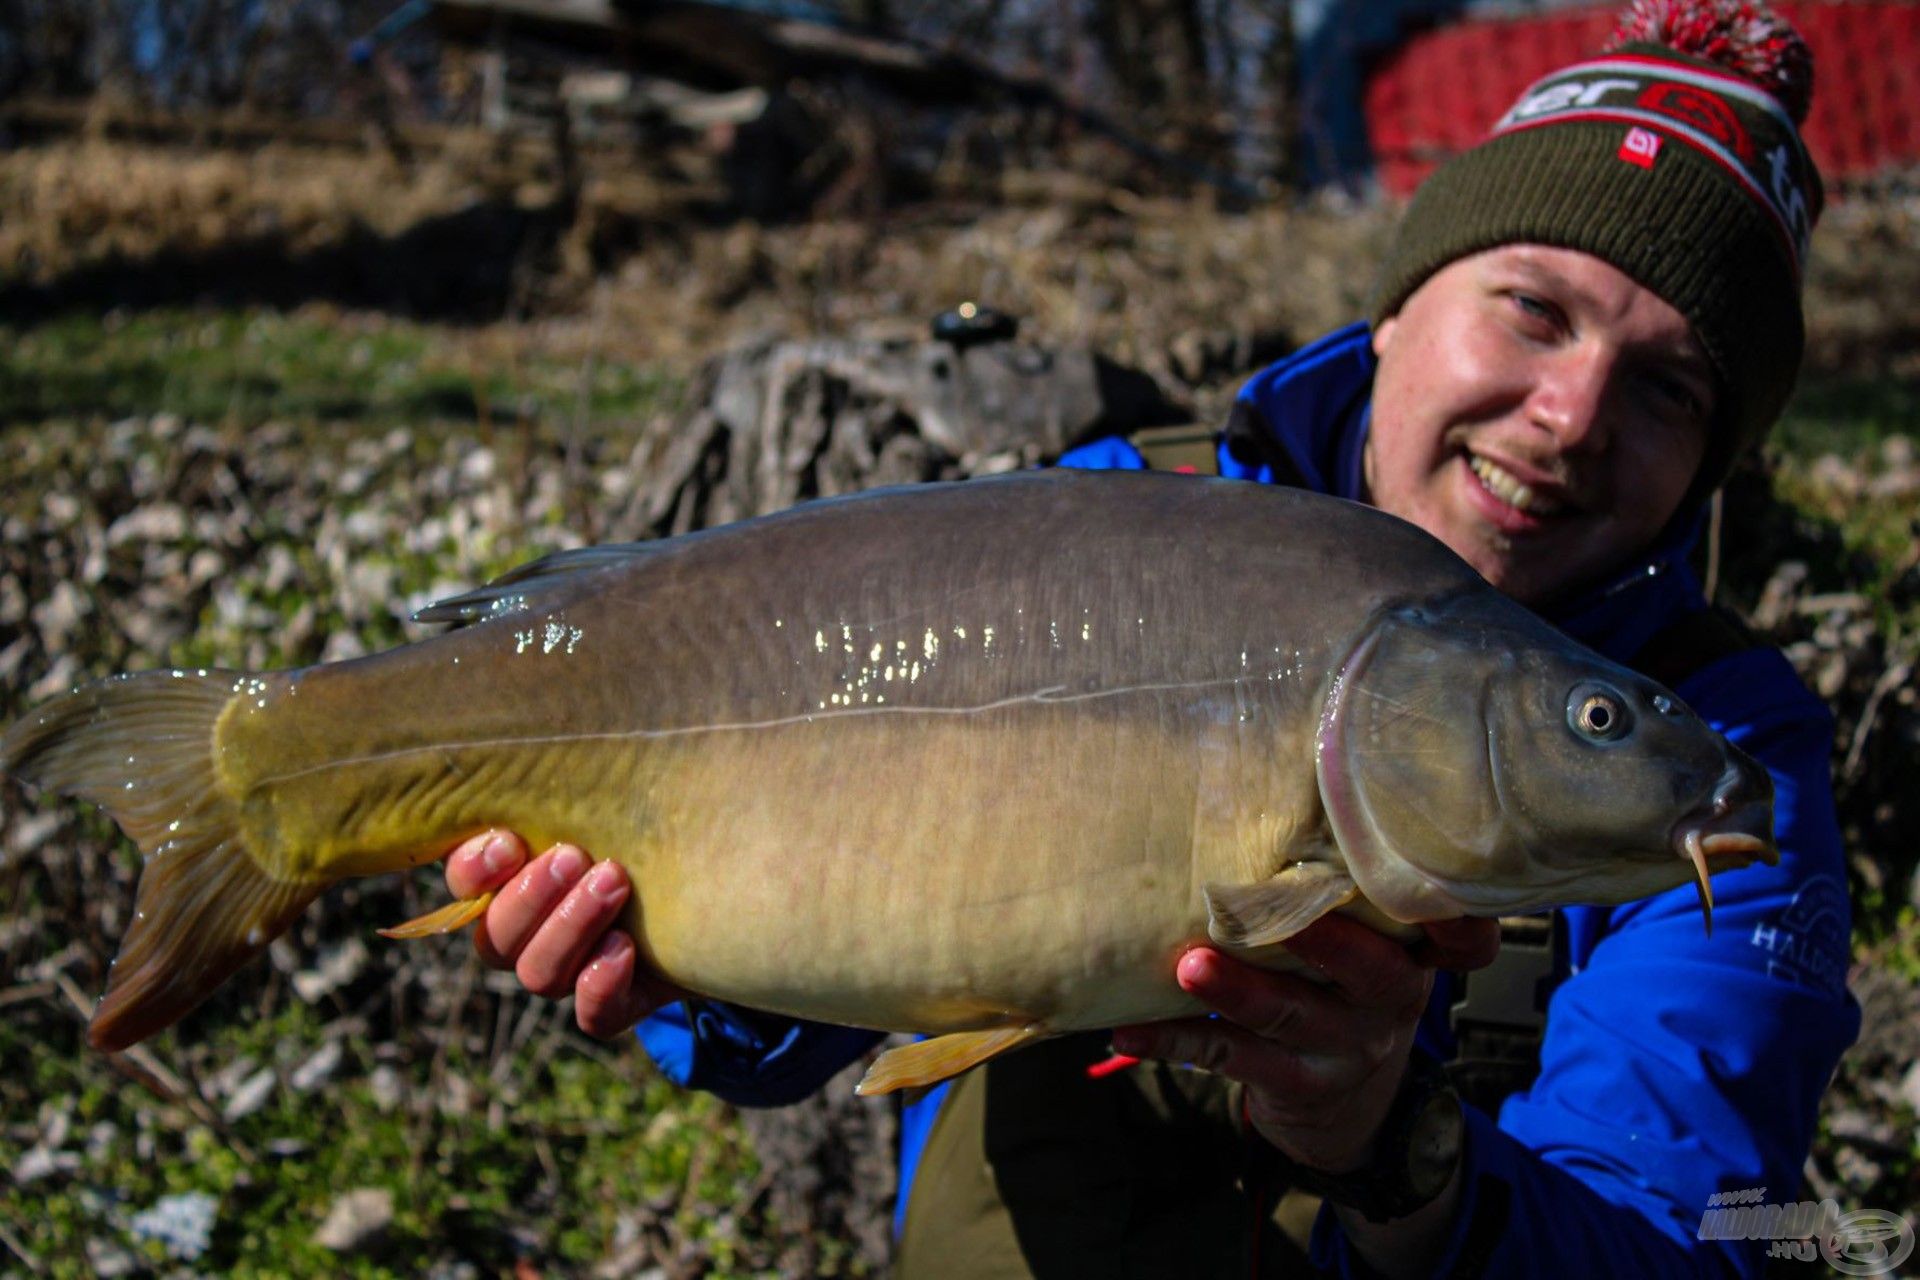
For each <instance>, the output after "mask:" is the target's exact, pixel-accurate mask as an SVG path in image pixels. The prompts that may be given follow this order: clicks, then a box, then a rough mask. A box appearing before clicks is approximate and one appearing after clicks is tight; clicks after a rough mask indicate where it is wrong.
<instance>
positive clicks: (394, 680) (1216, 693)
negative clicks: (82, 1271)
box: [0, 471, 1777, 1091]
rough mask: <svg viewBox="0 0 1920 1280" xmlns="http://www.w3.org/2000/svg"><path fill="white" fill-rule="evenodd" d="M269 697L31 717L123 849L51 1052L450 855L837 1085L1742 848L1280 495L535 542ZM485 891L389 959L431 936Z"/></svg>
mask: <svg viewBox="0 0 1920 1280" xmlns="http://www.w3.org/2000/svg"><path fill="white" fill-rule="evenodd" d="M418 616H419V617H420V618H422V619H423V620H427V621H433V622H453V623H461V624H464V625H461V626H459V627H457V628H456V629H454V630H452V631H450V632H448V633H446V634H443V635H439V636H436V637H434V638H431V639H427V640H424V641H421V642H418V643H415V644H409V645H405V646H402V647H400V648H397V649H394V650H391V651H388V652H385V653H380V654H376V655H373V656H370V657H365V658H360V659H355V660H353V661H348V662H339V663H329V664H323V665H320V666H316V667H310V668H307V669H304V670H297V671H281V672H270V673H261V674H253V673H239V672H232V671H212V670H206V671H185V670H176V671H152V672H144V673H139V674H132V675H123V676H118V677H115V678H112V679H108V680H104V681H101V682H99V683H96V684H93V685H90V686H87V687H84V688H81V689H78V690H76V691H74V692H72V693H69V694H66V695H64V696H62V697H59V698H57V699H54V700H53V701H51V702H50V703H48V704H47V705H45V706H43V707H41V708H40V709H38V710H37V711H34V712H32V713H30V714H28V715H27V716H25V717H24V718H22V719H21V720H20V721H19V722H18V723H16V724H15V725H14V726H13V727H12V728H11V729H10V730H9V731H8V732H7V734H6V736H5V738H4V739H3V740H0V771H4V772H6V773H8V774H12V775H14V776H16V777H19V778H21V779H24V780H26V781H28V782H31V783H33V784H36V785H38V786H40V787H43V788H46V789H49V790H52V791H58V792H63V793H67V794H72V795H77V796H83V797H85V798H86V799H88V800H91V801H93V802H94V803H96V804H98V805H100V806H102V807H103V808H105V809H106V810H108V811H109V812H110V813H111V814H112V816H113V817H114V818H115V820H116V821H117V822H118V823H119V825H120V827H121V829H122V830H123V831H124V832H125V833H126V834H127V836H128V837H130V838H131V839H132V840H133V841H134V842H135V843H136V844H137V845H138V846H139V847H140V849H141V852H142V853H143V854H144V855H145V859H146V862H145V866H144V869H143V872H142V876H141V880H140V887H139V891H138V900H137V904H136V908H135V912H134V918H133V923H132V924H131V925H130V926H129V928H128V929H127V932H126V936H125V938H124V939H123V940H122V944H121V949H120V953H119V956H118V958H117V960H116V961H115V963H114V966H113V970H112V973H111V976H110V979H109V984H108V988H107V992H106V995H105V996H104V998H103V999H102V1000H101V1002H100V1004H99V1007H98V1009H97V1010H96V1012H95V1014H94V1017H93V1021H92V1024H91V1027H90V1030H89V1038H90V1040H91V1043H92V1044H93V1045H95V1046H96V1047H97V1048H100V1049H103V1050H118V1049H123V1048H126V1047H127V1046H129V1045H132V1044H134V1043H136V1042H138V1041H139V1040H141V1039H142V1038H144V1037H146V1036H150V1035H152V1034H154V1033H155V1032H157V1031H159V1030H161V1029H162V1028H164V1027H166V1026H168V1025H169V1024H171V1023H173V1022H174V1021H175V1020H176V1019H178V1018H180V1017H181V1016H183V1015H184V1014H185V1013H187V1012H188V1011H189V1010H190V1009H192V1008H193V1007H194V1006H195V1005H196V1004H198V1003H199V1002H200V1001H202V1000H203V999H205V998H206V997H207V996H208V995H209V994H210V993H211V992H212V991H213V990H214V988H215V987H216V986H218V985H219V984H220V983H221V982H222V981H223V980H225V979H226V978H227V977H228V976H229V975H230V974H231V973H232V972H233V971H234V970H235V969H237V968H238V967H239V966H240V965H242V964H244V963H246V962H247V961H248V960H249V959H251V958H252V957H254V956H255V955H257V954H259V953H260V952H261V951H263V950H264V949H265V948H266V946H267V944H268V943H269V942H270V941H271V940H272V939H273V938H274V937H275V936H277V935H278V934H280V933H281V932H283V931H284V930H285V929H287V928H288V927H289V926H290V925H291V924H292V922H293V921H294V919H295V918H296V917H297V916H298V915H299V914H300V912H301V911H302V910H303V909H304V908H305V907H306V906H307V904H308V903H309V902H311V901H312V900H313V899H314V897H315V896H317V895H318V894H320V893H321V892H323V891H324V890H325V889H326V888H327V887H328V886H330V885H332V884H334V883H337V882H338V881H341V880H343V879H347V878H349V877H354V876H369V875H376V874H380V873H383V872H392V871H398V870H403V869H405V868H408V867H412V866H416V865H419V864H423V863H426V862H430V861H434V860H436V859H438V858H440V857H443V856H444V855H445V854H446V852H447V851H448V850H449V849H450V848H451V847H452V846H453V845H454V844H455V843H457V842H459V841H461V840H464V839H466V838H468V837H470V836H473V835H475V834H478V833H479V832H481V831H484V830H486V829H488V828H490V827H507V828H512V829H514V830H517V831H519V832H521V833H522V834H524V835H525V836H526V837H527V838H528V839H529V840H530V841H532V842H533V843H534V844H535V845H536V846H540V845H543V844H546V843H551V842H557V841H561V840H566V841H570V842H572V843H574V844H577V845H579V846H580V847H582V848H584V849H587V850H589V851H590V852H591V853H592V854H593V855H594V856H597V857H602V858H613V859H617V860H618V861H619V862H620V863H621V864H622V865H623V866H624V867H625V868H626V870H627V872H628V873H629V875H630V876H631V877H632V881H633V884H634V889H635V891H634V893H633V894H632V896H631V898H630V900H629V904H628V907H627V916H626V919H625V921H624V923H625V925H626V927H627V928H629V929H630V930H632V932H633V933H634V935H635V937H636V938H637V939H638V940H639V943H640V952H641V956H642V957H643V959H644V961H645V962H646V963H648V964H650V965H652V966H653V968H655V969H656V970H658V972H659V973H660V974H662V975H663V976H664V977H666V978H667V979H669V980H670V981H672V982H674V983H676V984H678V985H679V986H681V987H683V988H685V989H687V990H689V991H692V992H696V993H699V994H701V995H703V996H707V997H710V998H713V999H718V1000H724V1001H728V1002H731V1003H734V1004H738V1005H742V1006H747V1007H751V1008H755V1009H762V1010H767V1011H771V1012H776V1013H783V1014H789V1015H795V1016H799V1017H804V1018H811V1019H816V1020H820V1021H826V1022H834V1023H841V1024H847V1025H855V1026H864V1027H874V1028H880V1029H884V1030H893V1031H914V1032H922V1033H926V1034H927V1035H929V1036H932V1037H935V1038H933V1039H930V1040H926V1041H923V1042H921V1043H917V1044H914V1045H910V1046H905V1047H903V1048H900V1049H895V1050H893V1051H891V1052H889V1053H888V1054H886V1055H884V1056H883V1057H882V1058H881V1059H880V1061H879V1062H878V1063H877V1064H876V1065H875V1067H874V1070H873V1072H872V1073H870V1075H869V1078H868V1080H867V1081H866V1082H863V1085H862V1088H863V1089H864V1090H867V1091H880V1090H885V1089H890V1088H897V1087H901V1086H904V1085H908V1084H920V1083H927V1082H931V1081H933V1080H937V1079H941V1078H944V1077H946V1076H948V1075H952V1074H954V1073H956V1072H958V1071H961V1070H964V1069H966V1068H967V1067H969V1066H972V1065H974V1064H976V1063H978V1062H980V1061H983V1060H985V1059H986V1058H987V1057H990V1056H992V1055H993V1054H995V1053H998V1052H1002V1051H1004V1050H1006V1049H1008V1048H1011V1047H1014V1046H1016V1045H1018V1044H1021V1043H1025V1042H1027V1041H1030V1040H1033V1039H1035V1038H1039V1037H1044V1036H1048V1035H1053V1034H1058V1033H1064V1032H1068V1031H1074V1030H1082V1029H1090V1028H1103V1027H1110V1026H1116V1025H1121V1024H1127V1023H1135V1022H1145V1021H1152V1020H1156V1019H1162V1018H1173V1017H1180V1016H1186V1015H1189V1014H1192V1013H1194V1012H1196V1011H1197V1008H1198V1006H1197V1005H1196V1003H1195V1002H1194V1001H1193V1000H1192V998H1191V997H1189V996H1187V995H1186V994H1185V993H1183V992H1182V991H1181V990H1180V988H1179V987H1178V985H1177V984H1176V982H1175V980H1174V963H1175V960H1176V958H1177V956H1178V955H1179V953H1180V952H1181V951H1182V950H1183V949H1185V948H1187V947H1190V946H1193V945H1196V944H1200V943H1209V944H1211V945H1216V946H1219V947H1221V948H1224V949H1225V950H1227V951H1229V952H1232V953H1234V954H1236V955H1239V956H1241V957H1243V958H1246V959H1248V960H1250V961H1252V962H1253V963H1256V964H1264V965H1267V966H1269V967H1285V966H1286V965H1287V964H1288V959H1289V958H1288V957H1287V955H1286V950H1285V941H1286V939H1287V938H1288V937H1289V936H1290V935H1291V934H1293V933H1295V932H1297V931H1298V930H1300V929H1301V928H1304V927H1305V926H1306V925H1307V924H1309V923H1311V922H1312V921H1313V920H1315V919H1317V918H1318V917H1319V916H1320V915H1322V914H1324V913H1325V912H1328V911H1332V910H1342V911H1346V912H1350V913H1353V914H1356V915H1357V916H1359V917H1360V918H1362V919H1364V920H1366V921H1367V922H1369V923H1371V924H1373V925H1374V926H1375V927H1377V928H1380V929H1382V930H1384V931H1387V932H1389V933H1393V934H1396V935H1397V936H1406V937H1410V936H1412V935H1413V934H1414V933H1415V932H1417V931H1416V930H1415V929H1414V928H1413V927H1412V926H1414V925H1417V924H1418V923H1419V922H1422V921H1430V920H1437V919H1444V918H1451V917H1456V916H1460V915H1463V914H1472V915H1504V914H1513V913H1520V912H1529V911H1539V910H1544V909H1546V908H1548V907H1552V906H1556V905H1563V904H1569V903H1577V902H1583V903H1596V904H1610V903H1618V902H1624V901H1627V900H1630V899H1633V898H1636V897H1640V896H1643V895H1646V894H1651V893H1655V892H1659V891H1661V890H1665V889H1670V888H1673V887H1676V886H1678V885H1681V884H1683V883H1686V882H1687V881H1689V880H1694V881H1696V882H1697V883H1698V885H1699V886H1700V893H1701V898H1702V906H1703V908H1710V905H1711V898H1710V892H1709V889H1708V887H1707V886H1708V880H1707V877H1708V875H1709V873H1717V872H1720V871H1724V870H1730V869H1734V868H1737V867H1741V866H1745V865H1747V864H1748V863H1749V862H1752V861H1754V860H1756V859H1772V858H1774V857H1776V856H1777V855H1776V853H1775V851H1774V848H1773V845H1772V787H1771V783H1770V781H1769V779H1768V776H1767V774H1766V772H1765V771H1764V770H1763V769H1761V768H1760V767H1759V766H1758V765H1757V764H1755V763H1754V762H1753V761H1752V760H1751V759H1749V758H1748V757H1747V756H1745V755H1743V754H1742V753H1741V752H1739V751H1738V750H1736V749H1735V748H1733V747H1732V746H1730V745H1729V744H1728V743H1726V742H1725V741H1724V740H1723V739H1722V738H1721V737H1720V736H1719V735H1718V734H1716V733H1714V732H1713V731H1712V730H1711V729H1710V728H1709V727H1708V726H1707V725H1706V724H1705V723H1704V722H1702V721H1701V720H1700V719H1699V718H1698V717H1697V716H1696V715H1694V714H1693V713H1692V712H1691V711H1690V710H1688V709H1687V708H1686V707H1685V706H1684V705H1683V704H1682V703H1681V702H1680V701H1679V700H1678V699H1677V698H1675V697H1674V695H1672V694H1671V693H1669V692H1668V691H1666V690H1665V689H1662V688H1661V687H1660V686H1659V685H1657V684H1655V683H1654V682H1652V681H1651V680H1648V679H1646V678H1645V677H1643V676H1641V675H1638V674H1636V673H1634V672H1633V671H1630V670H1628V669H1626V668H1624V667H1622V666H1620V665H1618V664H1616V663H1613V662H1610V661H1608V660H1606V659H1605V658H1602V657H1600V656H1599V655H1597V654H1595V653H1593V652H1591V651H1589V650H1587V649H1585V648H1583V647H1582V646H1580V645H1579V644H1577V643H1575V642H1574V641H1572V640H1570V639H1568V638H1567V637H1566V636H1564V635H1562V634H1561V633H1559V632H1558V631H1556V630H1554V629H1553V628H1551V627H1550V626H1548V625H1547V624H1546V623H1544V622H1542V621H1541V620H1540V619H1538V618H1537V617H1535V616H1534V615H1533V614H1531V613H1529V612H1528V611H1527V610H1526V609H1524V608H1522V607H1521V606H1519V605H1517V604H1515V603H1513V602H1512V601H1510V600H1508V599H1506V598H1505V597H1504V596H1502V595H1500V594H1499V593H1498V592H1496V591H1494V590H1493V589H1492V588H1491V587H1489V586H1487V585H1486V584H1485V583H1484V582H1483V581H1482V580H1481V579H1480V578H1479V577H1478V576H1477V575H1476V574H1475V573H1474V572H1473V571H1472V570H1471V569H1470V568H1469V567H1468V566H1467V565H1466V564H1465V563H1464V562H1462V561H1461V560H1459V559H1458V558H1457V557H1455V556H1454V555H1453V553H1452V552H1451V551H1449V550H1447V549H1446V548H1445V547H1444V546H1442V544H1441V543H1439V542H1438V541H1436V540H1435V539H1433V538H1431V537H1430V536H1428V535H1427V534H1425V533H1423V532H1422V531H1420V530H1418V529H1416V528H1414V527H1413V526H1412V525H1409V524H1406V523H1404V522H1402V521H1400V520H1397V519H1395V518H1393V517H1391V516H1388V515H1385V514H1382V513H1380V512H1378V511H1375V510H1372V509H1370V508H1367V507H1364V506H1360V505H1357V504H1354V503H1349V502H1343V501H1341V500H1338V499H1333V498H1326V497H1321V496H1317V495H1313V494H1307V493H1302V492H1298V491H1295V490H1289V489H1280V488H1274V487H1270V486H1263V485H1253V484H1246V483H1241V482H1235V481H1229V480H1199V479H1193V478H1189V477H1176V476H1169V475H1164V474H1153V473H1138V472H1133V473H1127V472H1074V471H1045V472H1030V473H1023V474H1019V475H1014V476H1006V477H998V478H994V479H987V480H974V481H968V482H964V483H958V484H945V485H921V486H913V487H909V488H904V489H893V490H881V491H876V492H872V493H867V494H861V495H856V496H851V497H846V498H836V499H829V500H824V501H818V502H813V503H809V504H805V505H802V506H799V507H796V508H794V509H792V510H789V511H785V512H782V513H779V514H776V515H770V516H765V517H761V518H758V519H754V520H748V521H744V522H741V523H739V524H735V525H729V526H726V527H723V528H719V529H714V530H707V531H702V532H698V533H693V534H688V535H685V536H682V537H678V538H672V539H666V540H663V541H658V542H647V543H636V544H630V545H622V546H603V547H590V548H586V549H582V550H579V551H571V552H563V553H561V554H559V555H555V556H550V557H548V558H546V559H544V560H540V561H537V562H535V563H533V564H531V565H528V566H526V567H523V568H521V569H518V570H515V571H513V572H511V573H509V574H507V575H506V576H505V577H503V578H501V579H499V580H498V581H496V582H494V583H492V584H490V585H488V586H486V587H483V588H480V589H478V590H475V591H472V592H469V593H467V594H465V595H461V596H458V597H456V598H454V599H451V600H447V601H443V602H441V603H439V604H436V605H433V606H431V607H429V608H427V609H425V610H423V611H422V612H421V613H420V614H419V615H418ZM484 905H485V902H484V900H481V901H478V902H471V903H463V904H455V905H454V906H453V907H452V908H449V909H447V910H444V911H441V912H436V913H434V914H433V915H432V916H430V917H427V918H425V919H424V920H423V921H420V922H416V926H417V927H415V928H413V929H411V930H405V929H403V930H402V931H400V932H401V934H402V935H403V936H407V935H409V934H418V933H421V932H425V931H433V930H439V929H445V928H452V927H457V926H458V925H459V924H461V923H464V922H466V921H468V920H471V919H472V918H474V917H476V916H477V915H478V914H479V911H480V910H481V909H483V908H484Z"/></svg>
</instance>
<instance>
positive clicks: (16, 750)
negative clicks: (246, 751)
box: [0, 671, 326, 1053]
mask: <svg viewBox="0 0 1920 1280" xmlns="http://www.w3.org/2000/svg"><path fill="white" fill-rule="evenodd" d="M244 678H245V677H244V676H242V675H240V674H239V673H236V672H231V671H200V672H192V671H149V672H142V673H139V674H136V675H126V676H116V677H114V678H113V679H110V680H103V681H101V682H100V683H98V684H93V685H88V686H86V687H85V688H81V689H76V690H74V691H73V692H72V693H69V694H65V695H63V696H62V697H59V698H56V699H54V700H53V701H52V702H50V703H48V704H47V705H46V706H44V707H41V708H40V709H38V710H37V711H34V712H32V713H30V714H28V715H27V716H26V717H24V718H23V719H22V720H20V722H19V723H17V724H15V725H14V726H13V727H12V728H11V729H10V730H8V732H7V734H6V736H5V737H4V738H0V772H3V773H7V774H11V775H13V776H14V777H17V778H20V779H21V780H23V781H26V782H30V783H32V784H34V785H35V786H38V787H41V788H44V789H46V790H49V791H56V792H59V793H61V794H64V795H71V796H78V797H81V798H82V799H86V800H90V801H92V802H93V803H95V804H97V805H99V806H100V807H102V808H103V809H105V810H107V812H108V813H109V814H110V815H112V817H113V820H114V821H115V822H117V823H118V824H119V825H120V829H121V830H122V831H124V832H125V833H126V834H127V836H128V838H129V839H131V840H132V841H133V842H134V843H135V844H136V845H138V846H139V847H140V852H141V854H142V855H143V856H144V857H145V859H146V865H145V867H144V868H143V869H142V871H141V873H140V888H139V892H138V894H137V896H136V898H135V902H134V912H133V923H132V924H130V925H129V926H128V927H127V932H126V935H125V936H124V937H123V938H122V939H121V940H120V953H119V955H118V956H116V957H115V958H114V962H113V968H112V971H111V973H110V974H109V976H108V979H107V992H106V995H104V996H103V997H101V1000H100V1003H99V1005H98V1006H97V1007H96V1008H95V1010H94V1014H93V1021H92V1023H91V1024H90V1025H89V1026H88V1028H87V1040H88V1042H89V1043H91V1044H92V1045H93V1047H94V1048H96V1049H99V1050H102V1051H104V1052H108V1053H114V1052H118V1051H120V1050H122V1049H126V1048H129V1047H131V1046H133V1045H135V1044H138V1043H139V1042H140V1041H142V1040H144V1039H146V1038H147V1037H148V1036H150V1035H153V1034H154V1033H156V1032H158V1031H161V1030H163V1029H164V1028H166V1027H168V1026H171V1025H172V1024H173V1023H174V1022H176V1021H178V1020H179V1019H180V1018H181V1017H183V1016H185V1014H186V1013H187V1012H188V1011H189V1010H191V1009H192V1008H193V1007H194V1006H196V1005H198V1004H199V1003H200V1002H201V1001H203V1000H205V999H206V998H207V997H208V996H209V995H211V994H213V991H214V988H216V987H218V986H219V985H220V984H221V983H222V982H224V981H226V979H227V978H228V977H230V976H231V975H232V974H233V973H234V971H235V970H237V969H239V968H240V966H242V965H244V964H245V963H247V961H249V960H251V959H253V957H255V956H257V955H258V954H260V952H262V951H264V950H266V948H267V944H268V943H270V942H272V941H273V939H274V938H275V937H277V936H279V935H280V934H281V933H283V932H285V931H286V929H287V928H288V926H290V925H291V924H292V923H293V921H294V920H295V919H296V918H298V916H299V915H300V913H301V912H302V911H303V910H305V909H306V906H307V904H308V903H309V902H311V901H313V899H314V897H315V896H316V895H318V894H319V892H320V891H321V889H323V888H325V887H326V886H325V882H324V881H299V880H289V879H286V878H284V877H282V876H277V875H274V874H272V873H271V872H269V871H268V870H267V869H265V868H264V867H262V866H261V864H260V861H259V859H258V858H256V856H255V851H253V850H252V849H250V848H249V847H248V845H247V842H246V840H245V838H244V836H243V834H242V832H241V827H240V821H239V809H238V806H237V805H236V804H235V802H234V800H233V798H232V797H231V796H229V795H228V794H227V791H226V789H225V788H224V787H223V786H222V785H221V782H220V779H219V777H218V775H217V774H216V772H215V755H214V727H215V724H216V722H217V721H218V719H219V717H220V714H221V712H222V711H223V710H225V708H226V706H227V704H228V702H229V701H230V700H231V699H232V697H233V696H234V686H235V683H236V682H237V681H239V680H242V679H244Z"/></svg>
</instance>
